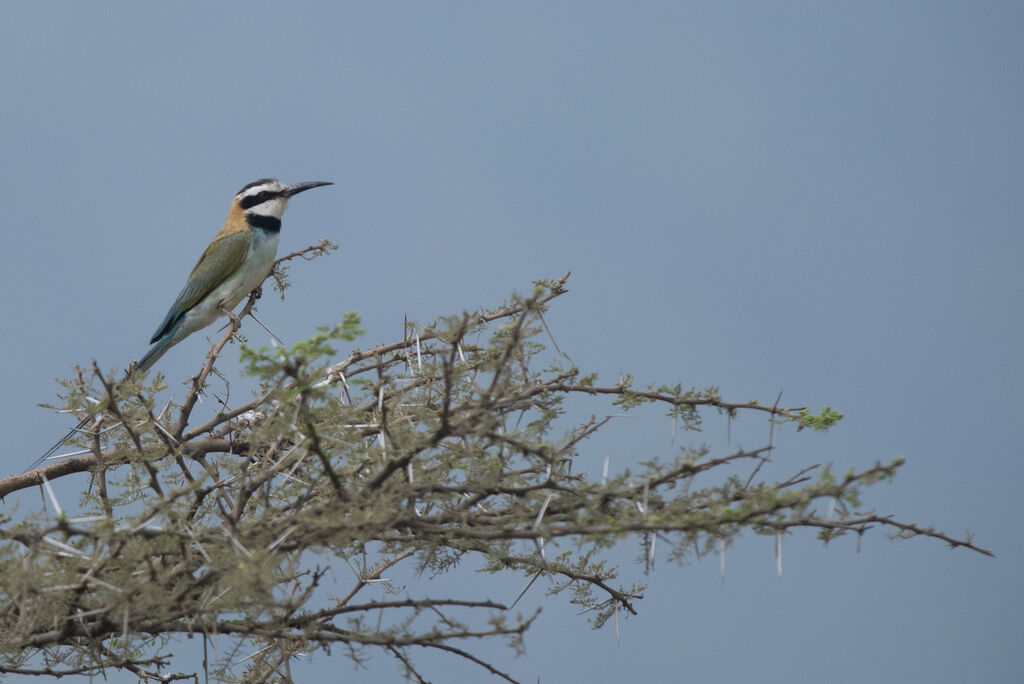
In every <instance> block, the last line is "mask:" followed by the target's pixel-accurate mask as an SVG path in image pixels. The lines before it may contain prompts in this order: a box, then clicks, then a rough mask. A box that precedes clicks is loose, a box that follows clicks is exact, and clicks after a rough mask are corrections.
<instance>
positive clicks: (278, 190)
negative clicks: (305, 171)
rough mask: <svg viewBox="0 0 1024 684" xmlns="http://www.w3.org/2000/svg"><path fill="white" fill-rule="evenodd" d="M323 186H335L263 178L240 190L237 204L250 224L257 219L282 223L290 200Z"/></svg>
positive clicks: (313, 182) (316, 182) (323, 183)
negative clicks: (289, 183)
mask: <svg viewBox="0 0 1024 684" xmlns="http://www.w3.org/2000/svg"><path fill="white" fill-rule="evenodd" d="M321 185H333V183H330V182H327V181H312V182H310V183H296V184H295V185H285V184H284V183H282V182H281V181H279V180H277V179H276V178H261V179H260V180H258V181H253V182H252V183H249V184H248V185H246V186H245V187H244V188H242V189H241V190H239V191H238V194H237V195H235V202H236V203H237V204H238V206H239V207H240V208H241V209H242V211H244V212H245V216H246V218H247V219H249V220H250V223H252V219H253V218H255V217H267V218H272V219H276V220H277V221H280V220H281V216H282V215H283V214H284V210H285V207H287V206H288V199H289V198H291V197H292V196H294V195H297V194H299V193H300V192H305V191H306V190H310V189H312V188H318V187H320V186H321Z"/></svg>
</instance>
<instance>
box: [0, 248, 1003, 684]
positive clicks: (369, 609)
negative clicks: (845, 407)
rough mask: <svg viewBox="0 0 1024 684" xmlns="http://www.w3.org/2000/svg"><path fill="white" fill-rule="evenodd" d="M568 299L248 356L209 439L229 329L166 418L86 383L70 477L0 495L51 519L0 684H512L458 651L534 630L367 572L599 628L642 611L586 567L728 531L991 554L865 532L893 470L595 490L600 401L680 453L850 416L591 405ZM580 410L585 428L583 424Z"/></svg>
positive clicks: (16, 536) (138, 399)
mask: <svg viewBox="0 0 1024 684" xmlns="http://www.w3.org/2000/svg"><path fill="white" fill-rule="evenodd" d="M331 247H332V246H331V245H329V243H326V242H323V243H321V244H320V245H316V246H313V247H310V248H308V249H307V250H303V251H302V252H299V253H296V254H292V255H289V256H287V257H284V259H282V260H281V261H285V260H288V259H291V258H294V257H296V256H312V255H314V254H319V253H324V252H326V251H327V250H328V249H330V248H331ZM276 274H277V276H278V277H279V278H280V276H281V272H280V271H278V272H277V273H276ZM565 283H566V278H561V279H559V280H554V281H547V282H538V283H535V287H534V290H533V292H532V293H530V294H529V295H527V296H512V297H511V298H510V299H509V300H508V301H507V302H505V303H504V304H502V305H500V306H498V307H497V308H493V309H487V310H482V311H479V312H476V313H471V314H470V313H467V314H462V315H458V316H452V317H449V318H442V319H440V320H438V321H437V322H435V323H433V324H431V325H427V326H419V325H416V324H414V323H408V322H407V324H406V335H405V337H404V339H402V340H400V341H397V342H394V343H392V344H387V345H382V346H378V347H374V348H372V349H368V350H365V351H360V350H355V351H352V352H350V353H349V354H348V356H346V357H344V358H343V359H341V360H337V359H335V358H333V356H332V355H333V354H334V352H335V350H334V347H335V346H336V345H337V344H338V343H342V342H349V341H351V340H353V339H355V338H356V337H357V335H358V334H359V333H360V330H359V325H360V323H359V319H358V317H357V316H355V315H354V314H349V315H347V316H345V318H344V320H342V321H341V322H340V323H339V324H337V325H336V326H333V327H329V328H323V329H321V330H319V331H318V332H317V334H316V335H315V336H313V337H312V338H310V339H308V340H306V341H304V342H301V343H299V344H296V345H295V346H293V347H291V348H285V347H282V346H278V347H274V348H270V349H263V350H254V349H251V348H248V347H244V346H243V352H242V360H243V363H244V364H245V366H246V368H247V370H248V373H249V374H250V375H251V376H253V377H254V378H255V379H256V380H257V383H256V385H257V386H256V388H255V390H254V393H253V395H252V398H251V399H249V400H248V401H245V402H243V403H241V404H238V405H231V404H230V403H229V402H228V401H226V400H223V401H221V403H220V404H219V410H218V411H217V412H216V413H215V414H213V415H206V416H201V415H200V412H198V411H197V402H198V401H199V399H200V397H201V395H204V394H206V395H207V396H217V395H221V396H223V395H226V392H224V391H223V388H222V387H212V386H211V383H220V382H224V381H223V380H222V379H218V376H217V375H216V373H215V372H214V362H215V361H216V360H217V359H218V358H219V356H220V353H221V351H222V350H223V349H224V347H225V345H226V344H227V343H228V342H229V340H230V339H231V337H232V336H233V335H234V334H235V333H236V332H237V327H238V325H239V322H240V319H239V320H235V321H233V322H232V323H231V325H230V327H229V329H228V331H227V333H226V334H225V336H224V337H223V339H221V340H220V342H219V343H218V344H216V345H215V346H214V347H213V349H212V350H211V352H210V354H209V356H208V358H207V359H206V362H205V364H204V365H203V366H202V369H201V370H200V371H199V373H198V374H197V375H196V376H195V377H194V378H192V379H191V382H190V384H189V391H188V393H187V395H186V396H185V398H184V400H183V401H181V402H180V403H175V402H168V403H166V404H158V403H157V396H158V393H159V392H160V391H161V390H163V389H165V384H164V378H163V377H162V376H161V375H160V374H155V375H151V376H149V377H148V378H142V377H137V374H130V373H129V374H127V375H126V376H125V377H124V378H123V379H120V380H118V379H116V378H115V376H114V374H112V373H106V374H105V373H103V372H101V369H100V368H99V367H97V366H96V365H95V364H93V366H92V367H91V368H90V369H88V370H80V371H79V372H78V374H77V376H76V377H75V378H74V379H73V380H71V381H68V382H66V383H65V386H66V388H67V393H66V396H64V397H63V401H64V405H65V406H66V407H67V409H70V410H71V411H73V412H74V413H75V414H76V415H78V416H79V417H81V418H84V419H86V420H87V421H88V423H87V424H86V425H85V427H83V429H82V430H80V431H78V432H77V434H76V436H75V437H74V438H73V439H72V440H70V441H71V442H72V443H73V444H74V445H75V446H77V447H78V448H80V449H81V450H82V451H83V453H81V454H79V455H77V456H72V457H68V458H64V459H62V460H59V461H57V462H53V463H47V464H43V465H41V466H40V467H38V468H35V469H33V470H31V471H29V472H26V473H22V474H20V475H12V476H9V477H7V478H5V479H3V480H0V496H6V495H7V494H9V493H10V492H12V491H15V490H17V489H21V488H25V487H30V486H37V485H39V486H41V487H43V488H44V489H45V490H47V491H49V492H50V496H51V505H52V507H53V508H54V509H55V510H53V511H50V512H48V513H38V514H35V515H31V516H28V517H25V518H22V519H19V520H17V521H14V520H11V519H9V518H5V519H3V520H2V525H0V540H2V542H0V672H6V673H28V674H40V675H43V674H46V675H55V676H59V675H66V674H75V673H99V672H102V671H105V670H107V669H121V670H126V671H130V672H133V673H135V674H137V675H139V676H140V677H141V678H150V677H151V678H160V679H163V680H165V681H170V680H174V679H194V680H195V681H198V672H196V671H191V672H182V671H180V670H179V668H180V663H178V662H175V660H174V658H173V657H172V656H171V655H170V654H171V651H172V648H173V645H174V644H175V643H176V640H180V639H181V638H182V637H185V636H188V637H191V636H194V635H198V636H200V637H201V638H202V639H203V640H204V641H203V643H204V645H205V644H206V642H207V640H210V639H215V640H217V643H219V644H220V647H219V648H218V649H217V653H218V654H220V655H219V656H217V657H214V658H213V659H212V660H209V661H207V660H205V659H204V663H203V665H202V668H203V669H205V670H206V675H207V676H211V677H215V678H217V679H220V680H222V681H239V680H241V681H247V682H249V681H251V682H256V681H291V675H290V669H289V666H290V663H291V662H292V661H293V659H294V658H296V657H298V656H299V654H304V653H309V652H311V651H317V650H321V651H325V652H329V653H334V654H336V653H337V652H338V651H340V652H341V653H343V654H344V655H346V656H348V657H350V658H352V659H354V660H356V661H357V662H359V661H362V660H363V659H365V658H368V657H370V656H372V655H373V654H374V653H382V654H386V655H387V656H388V657H391V658H394V659H395V660H396V661H397V663H398V664H399V667H400V668H401V669H402V671H403V672H404V674H405V675H406V676H407V677H409V678H410V679H413V680H416V681H424V678H423V677H422V676H421V674H420V673H419V671H418V670H417V666H416V663H415V658H414V655H413V653H412V651H414V650H416V649H417V648H426V649H435V650H438V651H443V652H446V653H448V654H451V655H452V657H456V658H464V659H467V660H469V661H472V662H474V663H476V664H478V665H479V666H480V667H482V668H484V669H485V670H486V671H488V672H490V673H491V674H493V675H495V676H496V677H498V678H502V679H505V680H508V681H515V679H514V677H513V675H512V674H509V673H506V672H502V671H500V670H499V669H498V668H497V667H496V666H495V665H494V664H493V663H490V662H486V661H484V660H483V659H482V658H480V657H478V656H477V655H475V654H474V653H473V651H472V643H473V642H474V640H477V639H479V638H487V637H491V638H493V637H499V638H501V637H512V645H513V647H518V646H519V645H520V644H519V639H521V637H522V635H523V633H524V632H525V631H526V630H527V629H528V628H529V626H530V625H531V623H532V622H533V621H534V620H535V618H536V614H533V615H526V616H524V615H520V614H517V613H515V612H514V610H510V609H509V607H508V606H506V605H503V604H500V603H496V602H494V601H492V600H489V599H487V598H482V597H478V596H456V597H439V596H436V595H433V594H432V593H431V586H430V583H429V582H426V581H422V582H418V583H417V582H412V583H409V584H408V585H407V586H406V587H405V588H404V589H403V590H401V591H399V590H397V589H396V590H393V591H392V592H391V593H387V594H385V598H383V599H381V598H367V597H366V593H367V592H366V591H364V590H365V589H366V587H368V586H370V585H371V584H374V583H379V584H383V585H384V586H385V588H387V583H386V581H384V580H383V577H384V573H385V572H387V571H389V570H392V569H393V568H396V567H397V566H403V565H404V566H410V567H411V568H414V569H416V570H418V571H426V572H427V573H428V574H433V573H444V572H458V571H459V570H457V569H456V566H457V565H458V564H459V563H460V562H463V561H467V560H475V562H476V564H477V566H482V567H483V568H484V569H486V570H487V571H488V572H491V573H494V574H496V575H507V574H513V575H518V576H521V577H522V582H523V584H524V586H526V587H529V584H530V583H531V582H532V580H535V579H536V578H538V577H547V578H550V579H552V580H553V582H554V586H553V589H552V591H553V593H559V592H561V591H563V590H570V591H569V592H568V593H567V594H566V596H568V600H570V601H572V602H573V603H575V604H578V605H579V606H580V607H581V608H582V609H584V610H587V611H589V612H590V613H591V615H592V623H593V625H594V626H595V627H600V626H602V625H603V624H605V622H606V621H607V620H608V619H609V618H610V617H612V616H617V615H618V613H619V612H620V611H626V612H628V613H636V611H637V603H638V601H639V599H640V598H641V595H642V591H643V586H641V585H640V584H636V583H629V584H624V583H622V582H620V581H619V578H618V570H617V569H616V568H614V567H609V566H608V565H607V564H606V562H605V560H604V559H603V558H602V552H603V551H604V550H606V549H607V548H608V547H609V546H611V545H613V544H615V543H618V542H620V541H621V540H624V539H627V538H639V539H640V540H642V542H643V544H644V546H643V548H644V549H645V551H644V553H643V554H642V556H641V558H640V559H639V562H640V563H641V564H644V563H648V562H649V561H650V560H651V559H652V558H653V556H654V553H655V547H656V542H659V541H660V542H661V544H660V545H659V546H658V548H659V551H658V553H666V554H667V555H668V557H669V558H670V559H671V560H674V561H677V562H679V563H682V562H684V561H686V560H687V559H689V558H691V557H692V556H694V555H695V554H701V553H707V552H717V551H718V550H719V549H724V548H725V546H726V545H728V544H729V543H730V542H731V541H732V540H733V539H734V538H735V537H736V536H737V535H738V534H740V533H741V532H742V531H743V530H752V531H755V532H760V533H769V534H776V535H783V534H786V533H789V532H791V531H794V530H799V529H809V530H811V531H813V532H815V533H816V534H817V535H818V537H819V538H820V539H822V540H824V541H826V542H827V541H829V540H831V539H833V538H835V537H838V536H841V535H844V534H847V533H856V534H863V533H864V532H865V531H867V530H868V529H869V528H872V527H880V528H888V529H889V530H890V531H891V532H892V534H893V535H894V536H898V537H911V536H917V535H923V536H925V537H931V538H934V539H939V540H942V541H944V542H946V543H949V544H951V545H952V546H954V547H955V546H965V547H967V548H970V549H973V550H974V551H978V552H980V553H984V554H989V551H987V550H986V549H983V548H980V547H978V546H976V545H974V543H973V542H972V541H971V540H970V539H969V538H967V539H957V538H952V537H950V536H947V535H945V534H943V533H941V532H939V531H936V530H934V529H931V528H927V527H919V526H917V525H914V524H910V523H905V522H900V521H898V520H896V519H895V518H893V517H891V516H888V515H879V514H877V513H875V512H873V511H865V510H862V509H861V507H860V503H859V496H860V492H861V490H862V489H863V488H864V487H866V486H868V485H872V484H875V483H877V482H880V481H883V480H887V479H890V478H891V477H893V475H894V473H895V472H896V470H897V469H898V467H899V465H900V461H898V460H897V461H893V462H891V463H887V464H882V463H878V464H875V465H874V466H872V467H869V468H866V469H864V470H859V471H858V470H850V471H849V472H847V473H846V474H845V475H835V474H834V473H833V471H832V469H831V468H830V467H829V466H828V465H823V466H821V467H813V468H806V469H803V470H800V471H799V472H796V473H794V474H792V475H791V476H789V477H786V478H785V479H781V480H771V479H769V478H767V477H766V475H765V469H762V465H763V464H764V463H765V462H766V460H767V458H768V455H769V453H770V450H771V444H770V443H769V444H766V445H765V446H764V447H763V448H760V449H756V450H754V451H744V450H735V451H732V452H731V453H730V452H723V453H718V452H714V451H712V450H710V449H709V448H708V447H693V446H686V447H683V448H681V449H680V450H679V453H678V454H676V455H674V456H673V457H671V458H669V459H665V460H657V459H654V460H651V461H649V462H646V463H643V464H642V465H640V466H639V469H638V470H637V471H635V472H630V471H624V472H621V473H619V474H617V475H615V474H611V475H607V476H606V477H602V478H601V479H600V480H596V479H588V478H587V477H585V476H584V475H583V474H581V473H580V472H579V471H580V467H579V466H580V464H581V461H583V460H584V459H586V458H587V455H586V448H585V447H586V446H587V444H588V441H589V439H590V438H592V437H593V436H594V435H595V434H596V433H598V431H599V430H600V429H601V428H602V427H603V426H604V425H605V424H607V422H608V421H609V420H610V418H609V417H603V418H601V417H598V416H599V415H600V414H601V412H602V411H607V399H611V403H612V404H614V405H615V406H616V407H618V408H617V409H616V410H618V411H629V410H646V409H647V408H656V407H657V408H658V410H660V411H663V412H665V413H667V415H668V416H669V417H670V418H671V419H672V420H673V421H676V422H677V423H678V424H679V425H680V426H682V427H684V428H689V429H698V428H699V427H700V423H701V413H702V411H707V410H713V411H717V412H719V413H724V414H726V415H728V416H729V417H730V418H732V417H735V416H737V415H739V414H742V413H750V414H761V415H763V416H765V418H766V420H767V421H768V422H769V423H770V424H771V426H772V429H773V430H775V429H779V428H780V427H782V426H785V425H790V426H795V429H797V430H802V429H808V428H809V429H814V430H825V429H827V428H828V427H829V426H831V425H833V424H834V423H835V422H836V421H837V420H839V419H840V418H841V415H840V414H838V413H837V412H835V411H833V410H832V409H830V408H827V407H826V408H825V409H824V410H821V411H819V412H816V413H814V412H811V411H809V410H808V409H806V408H785V407H780V406H778V405H773V406H768V405H764V404H761V403H758V402H756V401H749V402H731V401H727V400H726V399H724V398H722V397H721V396H720V395H719V393H718V391H717V389H716V388H708V389H702V390H697V389H684V388H683V387H682V386H680V385H674V386H668V385H660V386H659V385H652V386H649V387H646V388H644V389H639V388H637V387H634V383H633V381H632V380H631V379H630V378H628V377H627V378H624V379H622V380H620V381H618V382H617V383H615V384H611V385H602V384H600V383H599V382H598V379H597V377H596V376H594V375H587V374H584V373H583V372H582V371H581V370H580V369H578V368H576V367H574V366H573V365H572V364H571V363H568V362H567V357H565V356H564V355H561V354H558V353H553V352H551V351H548V350H546V349H545V344H544V342H546V341H547V340H548V339H549V337H548V332H547V330H546V327H547V326H546V324H545V322H544V317H543V314H544V312H545V311H546V310H547V307H548V306H549V305H550V304H551V302H552V300H554V299H555V298H557V297H560V296H561V295H563V294H564V293H565V292H566V289H565ZM255 296H256V295H254V296H253V297H251V298H250V299H249V301H248V302H247V304H246V307H245V309H244V310H243V314H242V315H243V316H244V315H245V314H247V313H249V312H250V311H251V309H252V306H253V304H254V302H255ZM595 402H597V403H599V405H600V406H601V409H595V410H594V411H592V412H591V411H588V404H592V403H595ZM581 415H582V416H585V417H584V418H582V419H575V418H574V416H581ZM591 460H592V459H591ZM744 464H747V465H746V466H745V467H746V475H744V476H739V475H737V474H736V473H737V472H739V471H738V470H737V466H743V465H744ZM73 473H88V474H89V477H88V484H87V485H86V486H84V487H83V489H84V493H83V500H82V501H83V503H82V506H83V507H84V509H85V511H84V513H83V515H80V516H77V517H69V516H68V515H67V514H66V513H64V512H63V510H62V508H61V507H60V503H59V501H58V500H57V498H56V496H55V495H53V494H52V489H50V485H49V482H50V481H51V480H54V479H56V478H60V477H66V476H69V475H71V474H73ZM698 475H700V479H699V481H698V480H697V476H698ZM819 508H827V509H828V510H829V512H828V513H820V512H819ZM346 563H347V564H348V565H349V566H351V567H352V568H353V569H354V570H355V571H356V573H357V579H356V581H355V582H354V584H353V585H352V586H351V587H350V590H349V591H348V592H347V593H345V594H344V595H342V596H340V597H339V596H337V595H334V594H332V593H330V592H329V591H328V590H327V588H326V583H325V577H326V576H327V574H328V572H329V570H330V568H331V567H332V564H340V565H345V564H346ZM375 596H379V594H375ZM225 642H227V643H228V644H229V647H228V648H225V647H224V644H225ZM332 649H333V650H332ZM240 653H248V654H249V655H248V657H244V658H243V657H239V655H238V654H240ZM240 663H241V664H240ZM193 669H196V668H195V667H194V666H193Z"/></svg>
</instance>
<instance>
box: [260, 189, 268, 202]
mask: <svg viewBox="0 0 1024 684" xmlns="http://www.w3.org/2000/svg"><path fill="white" fill-rule="evenodd" d="M258 197H259V198H260V199H261V200H267V199H269V198H270V193H269V192H267V191H266V190H264V191H262V192H260V194H259V195H258Z"/></svg>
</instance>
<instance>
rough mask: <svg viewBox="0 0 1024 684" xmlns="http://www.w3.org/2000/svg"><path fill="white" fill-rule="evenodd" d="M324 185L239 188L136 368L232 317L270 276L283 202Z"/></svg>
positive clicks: (271, 182) (274, 183) (271, 181)
mask: <svg viewBox="0 0 1024 684" xmlns="http://www.w3.org/2000/svg"><path fill="white" fill-rule="evenodd" d="M323 185H332V183H329V182H327V181H313V182H309V183H297V184H296V185H285V184H283V183H282V182H281V181H279V180H277V179H276V178H262V179H260V180H258V181H253V182H252V183H249V184H248V185H246V186H245V187H244V188H242V189H241V190H239V191H238V194H236V195H235V197H234V199H233V200H232V201H231V210H230V211H228V218H227V220H226V221H225V222H224V227H223V228H221V229H220V232H219V233H217V235H216V236H215V237H214V238H213V242H211V243H210V246H209V247H207V248H206V251H205V252H203V255H202V256H201V257H199V261H198V262H196V265H195V267H194V268H193V269H192V273H190V274H189V276H188V281H187V282H186V283H185V287H183V288H182V289H181V292H180V293H178V298H177V299H175V300H174V303H173V304H171V308H170V309H169V310H168V311H167V315H166V316H164V319H163V320H162V321H160V325H159V326H157V329H156V332H155V333H153V337H152V338H151V339H150V340H149V343H150V344H151V345H153V346H152V347H151V348H150V349H149V351H147V352H146V353H145V355H144V356H143V357H142V358H141V359H139V363H138V365H137V366H136V370H137V371H142V372H144V371H147V370H149V368H150V367H151V366H152V365H153V364H154V363H156V361H157V359H159V358H160V357H161V356H163V355H164V353H165V352H166V351H167V350H168V349H170V348H171V347H173V346H174V345H176V344H178V343H179V342H181V341H182V340H183V339H185V338H186V337H188V336H189V335H191V334H192V333H194V332H196V331H197V330H202V329H203V328H205V327H206V326H208V325H209V324H210V323H213V321H215V320H216V319H217V318H219V317H220V316H231V315H232V314H231V311H232V309H234V308H235V306H237V305H238V303H239V302H240V301H242V298H243V297H245V296H246V295H247V294H249V293H250V292H252V291H253V290H254V289H256V288H257V287H258V286H259V285H260V283H262V282H263V280H264V279H265V278H266V277H267V276H268V275H270V271H271V269H272V268H273V266H274V258H275V257H276V256H277V243H278V240H279V239H280V237H281V216H282V215H283V214H284V210H285V207H287V206H288V200H289V199H291V198H292V197H294V196H295V195H297V194H299V193H300V192H305V191H306V190H311V189H313V188H318V187H320V186H323Z"/></svg>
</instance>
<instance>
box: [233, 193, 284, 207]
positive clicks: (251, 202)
mask: <svg viewBox="0 0 1024 684" xmlns="http://www.w3.org/2000/svg"><path fill="white" fill-rule="evenodd" d="M280 196H281V193H279V192H273V191H272V190H264V191H262V192H258V193H256V194H255V195H246V196H245V197H243V198H242V199H241V200H239V202H238V203H239V204H240V205H241V206H242V209H251V208H252V207H255V206H256V205H257V204H263V203H264V202H266V201H267V200H271V199H274V198H275V197H280Z"/></svg>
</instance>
